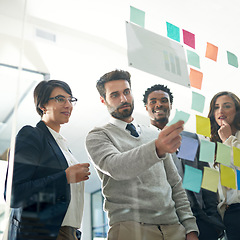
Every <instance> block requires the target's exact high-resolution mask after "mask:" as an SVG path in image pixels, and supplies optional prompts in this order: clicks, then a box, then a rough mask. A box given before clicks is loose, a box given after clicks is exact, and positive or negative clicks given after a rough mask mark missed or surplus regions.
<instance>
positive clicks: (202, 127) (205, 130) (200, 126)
mask: <svg viewBox="0 0 240 240" xmlns="http://www.w3.org/2000/svg"><path fill="white" fill-rule="evenodd" d="M196 132H197V134H201V135H203V136H206V137H210V134H211V125H210V119H209V118H205V117H202V116H199V115H196Z"/></svg>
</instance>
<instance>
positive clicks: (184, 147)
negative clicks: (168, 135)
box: [177, 136, 199, 161]
mask: <svg viewBox="0 0 240 240" xmlns="http://www.w3.org/2000/svg"><path fill="white" fill-rule="evenodd" d="M198 146H199V143H198V140H197V139H194V138H189V137H186V136H182V143H181V146H180V148H179V152H178V153H177V157H178V158H183V159H185V160H190V161H194V158H195V156H196V153H197V149H198Z"/></svg>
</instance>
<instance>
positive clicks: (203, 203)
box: [173, 131, 225, 236]
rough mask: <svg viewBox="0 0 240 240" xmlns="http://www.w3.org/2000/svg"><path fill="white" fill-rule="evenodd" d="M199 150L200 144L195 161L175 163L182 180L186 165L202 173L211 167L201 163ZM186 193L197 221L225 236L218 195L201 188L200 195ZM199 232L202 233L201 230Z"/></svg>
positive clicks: (196, 137)
mask: <svg viewBox="0 0 240 240" xmlns="http://www.w3.org/2000/svg"><path fill="white" fill-rule="evenodd" d="M181 136H182V137H188V138H193V139H196V140H198V141H199V138H198V136H197V134H195V133H191V132H186V131H183V132H182V133H181ZM180 148H181V146H180ZM199 149H200V144H199V146H198V150H197V153H196V156H195V159H194V161H189V160H185V159H177V160H180V161H181V165H179V163H178V164H176V163H175V164H176V166H177V168H178V171H179V173H180V175H181V177H182V178H183V175H182V174H181V172H182V173H183V172H184V169H185V167H184V166H185V165H188V166H191V167H194V168H197V169H200V170H202V171H204V167H209V164H208V163H207V162H202V161H199ZM173 159H174V157H173ZM175 161H176V158H175V160H174V162H175ZM179 167H182V169H179ZM186 192H187V196H188V200H189V202H190V205H191V209H192V212H193V215H194V216H195V217H196V219H197V220H198V219H201V220H203V221H205V222H207V223H208V224H210V225H211V226H212V227H213V228H215V229H216V230H217V231H218V232H219V236H221V235H222V234H223V230H224V229H225V226H224V224H223V222H222V219H221V217H220V215H219V213H218V211H217V205H218V203H219V196H218V194H217V193H215V192H212V191H209V190H206V189H203V188H201V190H200V192H199V193H197V192H193V191H189V190H186ZM199 230H200V232H201V229H199Z"/></svg>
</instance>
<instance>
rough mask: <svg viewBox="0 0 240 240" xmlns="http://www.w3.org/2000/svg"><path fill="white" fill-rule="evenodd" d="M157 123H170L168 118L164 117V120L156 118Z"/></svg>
mask: <svg viewBox="0 0 240 240" xmlns="http://www.w3.org/2000/svg"><path fill="white" fill-rule="evenodd" d="M154 120H155V121H156V122H159V123H165V122H166V123H167V122H168V117H162V118H155V119H154Z"/></svg>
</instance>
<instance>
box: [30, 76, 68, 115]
mask: <svg viewBox="0 0 240 240" xmlns="http://www.w3.org/2000/svg"><path fill="white" fill-rule="evenodd" d="M56 87H60V88H62V89H63V90H64V91H65V92H66V93H68V94H69V95H71V96H72V91H71V89H70V87H69V86H68V84H67V83H65V82H63V81H60V80H49V81H45V80H44V81H41V82H40V83H39V84H38V85H37V86H36V87H35V89H34V93H33V97H34V103H35V107H36V110H37V113H38V114H39V115H40V116H41V117H42V116H43V111H42V110H41V109H40V108H42V107H44V105H45V104H46V103H47V102H48V101H49V97H50V95H51V93H52V91H53V89H54V88H56Z"/></svg>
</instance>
